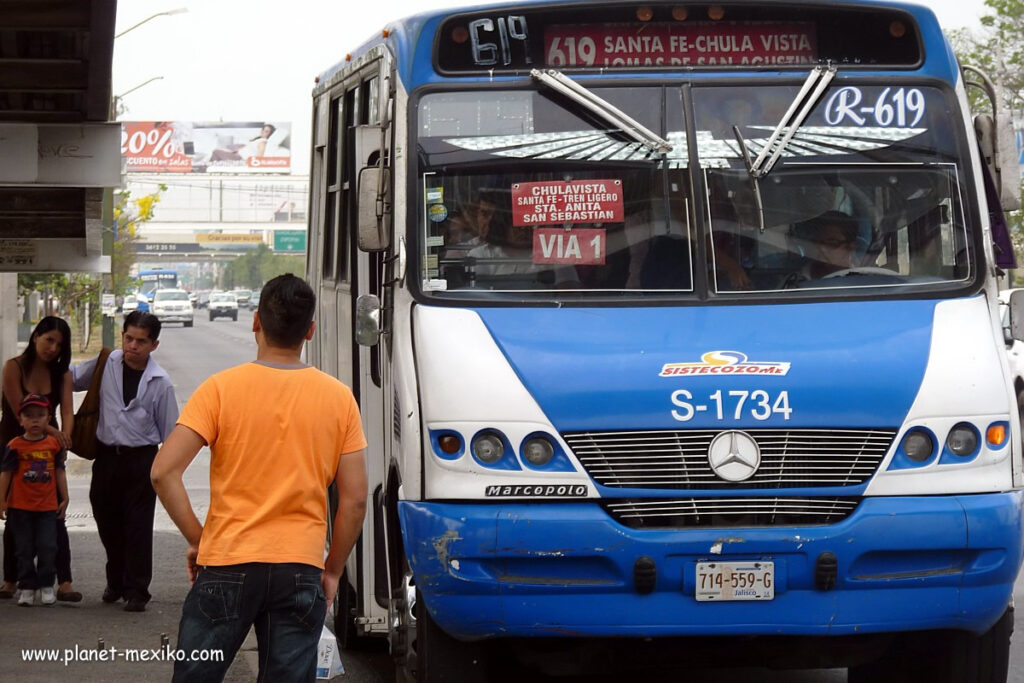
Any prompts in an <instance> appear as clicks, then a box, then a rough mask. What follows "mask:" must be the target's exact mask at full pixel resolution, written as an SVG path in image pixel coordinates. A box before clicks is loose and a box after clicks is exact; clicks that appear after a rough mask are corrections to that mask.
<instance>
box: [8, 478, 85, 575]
mask: <svg viewBox="0 0 1024 683" xmlns="http://www.w3.org/2000/svg"><path fill="white" fill-rule="evenodd" d="M57 500H60V491H57ZM15 552H16V551H15V548H14V533H13V532H12V531H11V525H10V524H7V525H5V526H4V582H6V583H14V582H15V581H17V580H18V559H17V555H16V554H15ZM57 583H71V541H70V539H68V528H67V526H65V524H64V520H63V519H58V520H57Z"/></svg>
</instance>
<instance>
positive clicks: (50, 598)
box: [39, 586, 57, 605]
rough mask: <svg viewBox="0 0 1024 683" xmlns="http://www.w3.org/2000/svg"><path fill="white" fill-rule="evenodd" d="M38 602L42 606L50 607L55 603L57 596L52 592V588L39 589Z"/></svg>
mask: <svg viewBox="0 0 1024 683" xmlns="http://www.w3.org/2000/svg"><path fill="white" fill-rule="evenodd" d="M39 601H40V602H42V603H43V604H44V605H52V604H53V603H55V602H57V596H56V594H54V592H53V586H47V587H45V588H40V589H39Z"/></svg>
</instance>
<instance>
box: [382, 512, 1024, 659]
mask: <svg viewBox="0 0 1024 683" xmlns="http://www.w3.org/2000/svg"><path fill="white" fill-rule="evenodd" d="M1022 501H1024V494H1022V493H1021V492H1012V493H999V494H985V495H964V496H937V497H908V498H898V497H885V498H865V499H864V500H863V502H862V503H861V504H860V505H859V506H858V508H857V509H856V510H855V511H854V513H853V514H851V515H850V516H849V517H848V518H847V519H846V520H845V521H843V522H841V523H839V524H835V525H831V526H823V527H822V526H819V527H804V528H797V527H785V528H782V527H779V528H756V529H707V530H705V529H687V530H672V529H666V530H649V529H630V528H628V527H625V526H622V525H620V524H618V523H617V522H615V521H614V520H613V519H611V517H609V516H608V514H607V513H606V512H605V511H604V510H603V509H602V508H601V507H600V505H599V504H597V503H564V504H549V503H536V504H530V505H516V504H501V505H495V504H486V505H484V504H452V503H423V502H408V501H403V502H401V503H400V504H399V510H400V517H401V524H402V533H403V537H404V540H405V548H406V551H407V554H408V556H409V561H410V564H411V566H412V570H413V574H414V576H415V579H416V585H417V587H418V588H419V591H420V593H421V596H422V599H423V600H424V601H425V602H426V606H427V608H428V609H429V610H430V613H431V615H432V616H433V617H434V619H435V621H436V622H437V623H438V624H439V625H440V626H441V627H442V628H443V629H444V630H445V631H447V632H448V633H450V634H452V635H453V636H455V637H457V638H461V639H479V638H493V637H503V636H533V637H537V636H541V637H543V636H675V635H730V634H735V635H739V634H773V635H774V634H787V635H845V634H853V633H871V632H884V631H917V630H926V629H941V628H954V629H963V630H968V631H973V632H975V633H981V632H984V631H985V630H987V629H988V628H989V627H990V626H991V625H992V624H993V623H994V622H995V621H996V619H998V618H999V616H1000V615H1001V614H1002V613H1003V611H1004V610H1005V609H1006V606H1007V605H1008V604H1009V601H1010V597H1011V594H1012V590H1013V583H1014V580H1015V579H1016V577H1017V572H1018V570H1019V568H1020V565H1021V559H1022ZM719 543H720V544H721V552H720V554H712V552H711V549H712V547H713V546H716V544H719ZM823 552H831V553H833V554H834V555H835V556H836V558H837V560H838V575H837V578H836V584H835V587H834V588H833V589H831V590H827V591H823V590H817V589H816V588H815V563H816V560H817V557H818V555H819V554H821V553H823ZM641 556H647V557H650V558H653V559H654V561H655V563H656V565H657V583H656V586H655V590H654V591H653V592H652V593H649V594H646V595H641V594H639V593H638V592H637V591H636V589H635V587H634V582H633V566H634V563H635V562H636V560H637V558H639V557H641ZM702 560H710V561H733V560H772V561H774V563H775V583H776V586H775V598H774V599H773V600H771V601H756V602H715V603H709V602H697V601H696V599H695V598H694V591H695V573H696V563H697V562H698V561H702Z"/></svg>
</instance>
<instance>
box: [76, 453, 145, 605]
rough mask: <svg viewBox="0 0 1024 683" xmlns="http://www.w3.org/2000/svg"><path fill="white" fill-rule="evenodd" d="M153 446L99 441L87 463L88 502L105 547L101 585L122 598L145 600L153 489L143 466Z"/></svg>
mask: <svg viewBox="0 0 1024 683" xmlns="http://www.w3.org/2000/svg"><path fill="white" fill-rule="evenodd" d="M156 451H157V447H156V446H140V447H137V448H126V447H124V446H108V445H106V444H102V443H101V444H100V448H99V452H98V453H97V455H96V460H95V461H93V465H92V484H91V486H90V487H89V502H91V503H92V514H93V517H95V518H96V529H97V531H99V535H100V541H101V542H102V543H103V549H104V550H106V552H107V567H106V569H107V586H108V587H110V588H111V589H113V590H115V591H117V592H119V593H121V594H122V595H124V597H125V599H126V600H141V601H143V602H148V601H149V599H150V597H151V596H150V594H149V583H150V581H151V580H152V579H153V511H154V509H155V508H156V491H154V490H153V485H152V484H151V483H150V481H149V471H150V469H152V467H153V458H155V457H156Z"/></svg>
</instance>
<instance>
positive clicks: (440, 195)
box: [427, 187, 444, 204]
mask: <svg viewBox="0 0 1024 683" xmlns="http://www.w3.org/2000/svg"><path fill="white" fill-rule="evenodd" d="M443 203H444V188H443V187H428V188H427V204H443Z"/></svg>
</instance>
